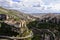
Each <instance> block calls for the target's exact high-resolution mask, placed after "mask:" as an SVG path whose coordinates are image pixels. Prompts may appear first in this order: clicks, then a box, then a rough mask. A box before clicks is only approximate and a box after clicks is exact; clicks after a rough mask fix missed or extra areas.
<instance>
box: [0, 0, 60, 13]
mask: <svg viewBox="0 0 60 40" xmlns="http://www.w3.org/2000/svg"><path fill="white" fill-rule="evenodd" d="M0 6H2V7H5V8H9V9H15V10H19V11H22V12H25V13H60V0H0Z"/></svg>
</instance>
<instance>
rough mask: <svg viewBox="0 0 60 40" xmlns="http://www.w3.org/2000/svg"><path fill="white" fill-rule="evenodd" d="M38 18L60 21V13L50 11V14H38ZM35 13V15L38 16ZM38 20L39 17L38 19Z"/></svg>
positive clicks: (53, 21)
mask: <svg viewBox="0 0 60 40" xmlns="http://www.w3.org/2000/svg"><path fill="white" fill-rule="evenodd" d="M37 15H38V18H39V20H40V21H42V22H52V23H60V14H59V13H48V14H40V15H39V14H37ZM37 15H35V16H37ZM37 20H38V19H37Z"/></svg>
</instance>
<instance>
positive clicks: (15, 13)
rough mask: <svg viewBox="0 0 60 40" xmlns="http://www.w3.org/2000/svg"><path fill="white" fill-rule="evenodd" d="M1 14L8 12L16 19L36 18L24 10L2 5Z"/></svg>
mask: <svg viewBox="0 0 60 40" xmlns="http://www.w3.org/2000/svg"><path fill="white" fill-rule="evenodd" d="M0 14H7V15H9V16H12V17H14V18H16V19H18V20H19V19H23V20H35V17H33V16H32V15H29V14H25V13H23V12H20V11H17V10H13V9H12V10H10V9H5V8H2V7H0Z"/></svg>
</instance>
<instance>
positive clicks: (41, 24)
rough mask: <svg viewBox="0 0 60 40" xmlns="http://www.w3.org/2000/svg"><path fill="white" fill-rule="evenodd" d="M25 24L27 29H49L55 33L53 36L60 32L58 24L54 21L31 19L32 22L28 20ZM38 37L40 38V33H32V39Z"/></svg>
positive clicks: (35, 39)
mask: <svg viewBox="0 0 60 40" xmlns="http://www.w3.org/2000/svg"><path fill="white" fill-rule="evenodd" d="M27 26H28V28H29V29H33V28H37V29H49V30H50V31H51V32H53V33H54V34H55V36H57V35H59V34H60V24H56V23H49V22H39V21H33V22H30V23H29V24H28V25H27ZM55 30H56V31H55ZM36 32H37V31H36ZM40 38H41V35H40V34H35V33H34V37H33V39H32V40H40Z"/></svg>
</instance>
